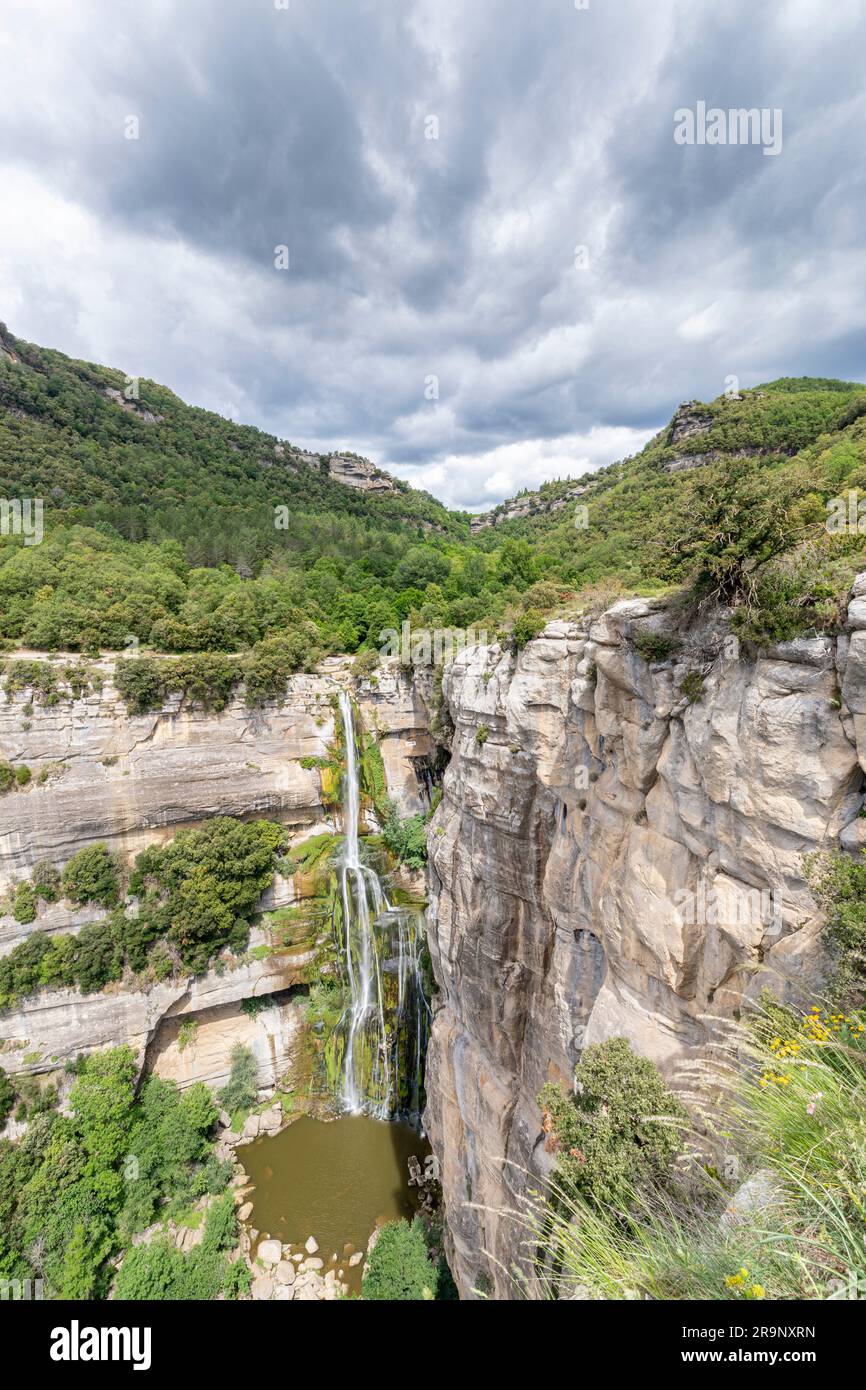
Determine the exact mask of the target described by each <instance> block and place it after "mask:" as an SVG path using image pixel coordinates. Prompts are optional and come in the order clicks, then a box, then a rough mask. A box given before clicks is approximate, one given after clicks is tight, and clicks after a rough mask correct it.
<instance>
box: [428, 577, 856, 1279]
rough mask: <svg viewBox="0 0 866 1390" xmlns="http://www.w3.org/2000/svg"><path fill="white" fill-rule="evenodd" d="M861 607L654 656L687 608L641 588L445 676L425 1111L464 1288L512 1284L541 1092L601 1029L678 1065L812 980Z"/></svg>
mask: <svg viewBox="0 0 866 1390" xmlns="http://www.w3.org/2000/svg"><path fill="white" fill-rule="evenodd" d="M864 587H866V586H864ZM858 592H859V589H858V587H857V586H855V595H856V594H858ZM858 603H859V600H858V599H857V598H855V601H854V602H853V603H852V605H851V626H852V627H853V628H854V629H855V630H854V631H853V632H852V634H851V635H850V636H845V637H840V638H838V639H837V640H835V641H834V640H832V639H829V638H816V639H814V640H800V641H797V642H793V643H789V644H785V645H783V646H779V647H777V648H775V649H773V650H771V651H767V652H764V653H762V654H760V655H759V656H758V657H757V658H754V659H751V658H747V657H746V656H741V655H740V654H739V653H738V651H737V649H736V644H735V643H733V642H732V640H731V638H730V636H729V634H728V633H727V631H726V629H725V627H724V625H723V624H722V623H721V622H718V623H717V625H716V626H715V627H713V628H709V627H707V626H705V627H704V628H703V629H702V630H701V631H698V632H692V633H691V634H687V635H685V636H684V637H683V635H682V634H678V633H676V632H674V633H673V635H674V636H675V637H677V638H679V639H680V641H681V645H680V647H679V649H678V651H677V654H676V657H675V658H674V659H671V660H668V661H665V662H660V663H657V664H655V665H650V664H648V663H647V661H645V660H644V659H643V658H642V657H641V656H640V655H639V654H638V650H637V649H636V647H635V643H634V639H635V637H638V639H639V640H638V646H639V647H641V646H642V647H643V649H644V650H648V646H647V643H646V641H643V642H641V641H640V637H639V634H641V633H644V634H647V633H652V632H658V631H659V630H660V629H662V628H664V629H665V630H667V631H668V632H671V631H672V628H671V619H670V618H669V617H667V616H666V615H665V614H664V613H662V612H657V611H654V609H653V608H652V607H651V606H650V605H648V604H647V603H645V602H643V601H638V600H635V601H630V602H625V603H620V604H617V605H616V606H615V607H614V608H613V609H611V610H610V611H609V612H608V613H606V614H605V615H603V616H602V617H601V618H599V619H598V620H596V621H594V622H592V623H590V624H589V625H588V626H587V628H586V629H585V630H584V629H582V628H579V627H578V626H573V625H569V624H565V623H552V624H550V625H549V626H548V627H547V629H546V631H545V633H544V634H543V635H542V636H541V637H540V638H538V639H537V640H536V641H534V642H532V643H530V644H529V646H527V647H526V648H525V650H524V651H523V652H522V653H520V655H519V656H518V657H516V658H515V657H514V656H511V655H509V654H506V653H504V652H503V651H502V650H501V649H500V648H499V647H495V646H494V647H490V648H484V647H476V648H472V649H467V650H466V651H465V652H463V653H461V654H460V655H459V656H458V658H457V660H456V661H455V663H454V665H453V666H452V667H451V668H450V669H449V671H448V672H447V673H446V677H445V682H444V692H445V696H446V699H447V702H448V705H449V708H450V712H451V717H452V719H453V721H454V727H455V732H454V739H453V756H452V761H451V764H450V766H449V769H448V771H447V773H446V776H445V782H444V794H443V799H442V802H441V805H440V807H439V809H438V811H437V813H436V816H435V818H434V821H433V823H432V826H431V833H430V840H429V843H430V855H431V865H432V869H431V879H432V903H431V911H430V926H429V934H430V945H431V951H432V957H433V965H434V972H435V975H436V980H437V984H438V988H439V998H438V1002H437V1012H436V1017H435V1023H434V1028H433V1036H432V1041H431V1045H430V1051H429V1056H428V1097H429V1100H428V1115H427V1120H428V1126H429V1131H430V1135H431V1139H432V1142H433V1146H434V1149H435V1151H436V1153H437V1154H438V1156H439V1158H440V1161H441V1164H442V1173H443V1186H444V1193H445V1201H446V1207H447V1215H448V1223H449V1228H450V1233H451V1242H452V1255H453V1267H454V1273H455V1276H456V1278H457V1280H458V1283H459V1285H460V1287H461V1290H462V1292H463V1293H464V1295H471V1290H472V1289H473V1287H477V1286H478V1285H479V1282H480V1283H481V1285H482V1287H487V1288H492V1289H495V1291H496V1293H497V1294H498V1296H500V1297H508V1296H510V1295H512V1294H513V1286H512V1285H511V1284H510V1283H509V1281H508V1279H507V1276H506V1275H505V1274H504V1273H503V1272H502V1270H501V1269H499V1268H498V1267H497V1261H498V1262H501V1264H502V1265H505V1266H507V1265H508V1264H509V1263H510V1262H511V1261H512V1260H513V1259H514V1258H515V1257H516V1255H517V1254H518V1245H519V1240H520V1232H519V1230H518V1228H517V1226H516V1225H515V1223H514V1222H513V1221H512V1220H509V1219H508V1218H507V1216H505V1215H504V1214H503V1213H502V1209H503V1208H504V1207H507V1206H508V1205H509V1203H510V1201H511V1199H512V1197H513V1196H514V1194H516V1193H519V1192H520V1190H521V1187H522V1185H523V1184H524V1182H525V1176H524V1170H532V1169H535V1170H536V1171H541V1170H543V1168H544V1165H545V1157H544V1153H543V1148H542V1146H541V1143H540V1140H541V1137H542V1136H541V1127H540V1116H539V1111H538V1108H537V1105H536V1096H537V1094H538V1091H539V1090H540V1088H541V1086H542V1085H543V1083H544V1082H545V1081H547V1080H549V1079H560V1080H563V1081H565V1082H569V1081H570V1079H571V1077H572V1073H573V1068H574V1064H575V1062H576V1060H577V1059H578V1057H579V1054H580V1050H581V1048H582V1047H583V1046H584V1045H585V1044H586V1043H589V1042H593V1041H600V1040H602V1039H604V1038H607V1037H611V1036H614V1035H621V1036H625V1037H626V1038H628V1039H629V1040H630V1041H631V1042H632V1044H633V1046H634V1047H635V1049H636V1050H637V1051H639V1052H640V1053H642V1054H643V1055H645V1056H648V1057H651V1058H653V1059H654V1060H655V1061H656V1062H657V1063H658V1064H659V1065H660V1066H661V1067H662V1069H663V1070H665V1071H666V1072H667V1073H668V1074H669V1075H671V1074H672V1073H673V1072H674V1071H675V1069H676V1065H677V1062H678V1061H679V1060H680V1059H682V1058H683V1057H684V1056H687V1055H688V1056H694V1055H700V1051H701V1049H702V1048H703V1047H704V1045H705V1044H706V1041H707V1037H708V1027H709V1024H708V1019H709V1017H710V1016H712V1015H713V1014H714V1013H718V1014H731V1013H733V1012H735V1011H736V1010H737V1008H738V1006H739V1004H740V1003H741V1002H742V997H743V994H744V993H745V992H749V993H752V994H753V993H756V992H760V989H761V988H762V987H763V985H764V984H767V985H769V986H770V987H771V988H773V989H774V990H775V992H776V993H778V994H781V995H787V996H788V997H791V996H793V995H797V994H800V995H803V996H805V995H807V994H808V993H809V991H810V989H812V988H814V986H815V983H816V982H817V978H818V971H819V968H820V953H819V950H818V948H817V944H816V938H817V936H818V933H819V930H820V922H819V920H818V917H817V914H816V909H815V905H814V902H813V900H812V898H811V896H810V893H809V889H808V886H807V883H806V881H805V878H804V869H803V857H804V855H805V854H807V853H808V852H810V851H812V850H815V849H818V848H829V847H837V846H838V845H839V844H840V842H841V843H842V844H843V845H845V846H847V847H853V846H855V845H857V844H859V843H861V842H862V840H863V834H862V832H863V829H864V827H866V820H864V819H862V818H859V817H858V812H859V810H860V808H861V806H862V804H863V796H862V794H861V788H862V785H863V773H862V770H861V769H862V767H866V631H864V632H861V631H859V630H857V629H858V628H859V626H860V623H859V621H858V612H857V610H858ZM864 607H866V604H864ZM863 625H864V626H866V615H864V623H863ZM684 683H685V687H686V690H687V692H688V695H689V697H690V699H687V698H686V696H685V695H684V694H683V692H682V689H681V687H682V686H683V684H684ZM690 700H691V702H690ZM858 752H859V757H858Z"/></svg>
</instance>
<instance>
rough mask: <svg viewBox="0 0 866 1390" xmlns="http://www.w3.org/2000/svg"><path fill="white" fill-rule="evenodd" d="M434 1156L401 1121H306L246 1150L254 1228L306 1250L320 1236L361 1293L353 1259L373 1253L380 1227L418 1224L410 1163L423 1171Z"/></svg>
mask: <svg viewBox="0 0 866 1390" xmlns="http://www.w3.org/2000/svg"><path fill="white" fill-rule="evenodd" d="M429 1152H430V1146H429V1144H428V1143H427V1141H426V1139H423V1138H422V1137H421V1136H420V1135H419V1134H418V1133H417V1131H416V1130H414V1129H410V1128H409V1126H408V1125H404V1124H400V1123H399V1122H396V1121H394V1122H392V1123H386V1122H384V1121H382V1120H372V1119H370V1118H369V1117H368V1116H366V1115H344V1116H342V1117H341V1118H340V1119H338V1120H330V1121H325V1120H314V1119H311V1118H310V1117H309V1116H307V1115H302V1116H301V1117H300V1119H297V1120H295V1122H294V1123H293V1124H291V1125H289V1127H288V1129H284V1130H282V1131H281V1132H280V1133H279V1134H276V1135H273V1136H272V1137H267V1138H263V1139H256V1140H255V1141H254V1142H253V1143H252V1144H246V1145H245V1146H244V1147H243V1148H242V1149H240V1150H238V1157H239V1158H240V1160H241V1162H242V1164H243V1166H244V1168H245V1169H246V1171H247V1173H248V1174H249V1177H250V1180H251V1181H252V1182H253V1183H254V1184H255V1191H254V1192H252V1193H251V1194H250V1200H251V1201H252V1203H253V1214H252V1216H251V1217H250V1224H251V1225H252V1226H254V1227H255V1228H256V1229H257V1230H259V1231H261V1232H263V1233H265V1234H267V1235H270V1236H272V1237H274V1238H276V1239H277V1240H281V1241H282V1242H283V1243H284V1244H285V1243H290V1244H293V1245H298V1246H300V1245H303V1243H304V1241H305V1240H306V1239H307V1237H308V1236H315V1238H316V1240H317V1241H318V1242H319V1247H320V1249H319V1254H320V1256H321V1257H322V1258H323V1259H324V1260H325V1262H326V1267H327V1265H328V1264H329V1263H330V1256H331V1255H332V1254H336V1255H337V1256H338V1260H337V1264H338V1265H340V1267H342V1268H343V1269H344V1270H345V1271H346V1279H347V1282H349V1283H350V1284H351V1286H352V1288H353V1289H357V1288H358V1287H359V1286H360V1274H361V1271H360V1267H359V1266H358V1267H356V1268H354V1269H351V1270H350V1269H349V1268H348V1264H347V1258H348V1255H349V1254H351V1252H352V1250H365V1249H366V1246H367V1241H368V1240H369V1238H370V1236H371V1234H372V1232H373V1230H374V1229H375V1227H376V1226H377V1225H378V1224H380V1222H382V1221H394V1220H396V1219H397V1218H398V1217H401V1216H405V1217H408V1218H409V1219H411V1217H412V1215H413V1213H414V1211H415V1210H416V1206H417V1198H416V1196H415V1189H414V1188H412V1187H409V1185H408V1169H407V1166H406V1161H407V1159H408V1158H409V1156H410V1155H411V1154H415V1155H416V1156H417V1157H418V1158H419V1159H420V1160H421V1163H422V1165H423V1162H424V1157H425V1155H426V1154H428V1153H429ZM347 1246H350V1247H351V1248H352V1249H351V1250H347V1249H346V1247H347Z"/></svg>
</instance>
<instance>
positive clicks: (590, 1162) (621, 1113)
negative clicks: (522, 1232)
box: [539, 1038, 687, 1207]
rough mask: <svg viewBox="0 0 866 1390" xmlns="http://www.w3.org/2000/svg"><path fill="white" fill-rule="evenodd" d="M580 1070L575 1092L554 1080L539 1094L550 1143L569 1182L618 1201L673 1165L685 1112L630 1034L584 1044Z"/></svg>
mask: <svg viewBox="0 0 866 1390" xmlns="http://www.w3.org/2000/svg"><path fill="white" fill-rule="evenodd" d="M574 1076H575V1087H576V1089H575V1093H574V1095H571V1096H568V1095H566V1094H565V1093H564V1091H563V1090H562V1089H561V1088H560V1087H559V1086H556V1085H554V1084H553V1083H552V1082H548V1084H547V1085H546V1086H545V1087H544V1089H543V1090H542V1092H541V1095H540V1096H539V1104H540V1105H541V1107H542V1124H543V1128H544V1130H545V1132H546V1133H547V1135H548V1139H547V1149H548V1152H553V1153H555V1154H556V1161H557V1170H558V1175H559V1179H560V1183H561V1185H562V1187H563V1189H564V1190H566V1191H570V1192H573V1193H575V1194H579V1195H581V1196H582V1197H585V1198H586V1199H588V1200H590V1201H592V1202H595V1203H598V1204H599V1205H604V1206H613V1207H616V1206H617V1205H619V1204H622V1203H623V1202H624V1201H625V1200H626V1197H627V1193H628V1192H629V1190H630V1189H632V1188H633V1187H639V1186H641V1185H642V1184H644V1183H647V1182H650V1181H658V1179H660V1178H662V1177H663V1176H664V1174H665V1173H666V1171H667V1170H668V1169H669V1168H670V1166H671V1164H672V1162H673V1159H674V1157H675V1155H676V1153H677V1151H678V1149H679V1148H680V1134H681V1128H682V1125H683V1123H684V1122H685V1120H686V1116H687V1112H686V1109H685V1107H684V1106H683V1105H682V1104H681V1103H680V1101H678V1100H677V1099H676V1097H674V1096H672V1095H671V1093H670V1091H669V1090H668V1089H667V1087H666V1086H665V1084H664V1082H663V1081H662V1079H661V1076H660V1075H659V1073H658V1071H657V1070H656V1068H655V1066H654V1065H653V1063H652V1062H650V1061H648V1060H647V1058H645V1057H638V1056H637V1055H636V1054H635V1053H634V1052H632V1050H631V1048H630V1047H629V1045H628V1043H627V1042H626V1040H625V1038H608V1039H607V1041H606V1042H603V1043H595V1044H593V1045H592V1046H590V1047H588V1048H586V1050H585V1051H584V1053H583V1056H582V1057H581V1059H580V1061H579V1062H578V1064H577V1067H576V1068H575V1073H574Z"/></svg>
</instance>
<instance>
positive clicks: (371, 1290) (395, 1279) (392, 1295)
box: [361, 1217, 439, 1303]
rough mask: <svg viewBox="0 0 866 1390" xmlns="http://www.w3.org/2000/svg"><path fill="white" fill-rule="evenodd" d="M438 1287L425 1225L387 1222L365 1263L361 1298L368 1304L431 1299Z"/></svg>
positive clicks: (418, 1222) (437, 1274)
mask: <svg viewBox="0 0 866 1390" xmlns="http://www.w3.org/2000/svg"><path fill="white" fill-rule="evenodd" d="M438 1287H439V1271H438V1270H437V1269H436V1267H435V1265H433V1264H432V1263H431V1262H430V1259H429V1256H428V1253H427V1241H426V1239H425V1235H424V1226H423V1223H422V1222H421V1220H420V1219H419V1218H417V1217H416V1219H415V1220H414V1221H413V1222H412V1224H411V1226H410V1225H409V1222H408V1221H388V1222H387V1223H386V1224H385V1225H384V1226H383V1227H382V1229H381V1231H380V1232H379V1236H378V1239H377V1241H376V1244H375V1246H374V1247H373V1250H372V1251H371V1253H370V1256H369V1258H368V1260H367V1268H366V1272H365V1274H364V1282H363V1285H362V1288H361V1296H362V1298H364V1299H365V1300H367V1301H370V1302H373V1301H382V1302H391V1303H405V1302H409V1301H411V1300H417V1299H433V1298H435V1297H436V1294H437V1290H438Z"/></svg>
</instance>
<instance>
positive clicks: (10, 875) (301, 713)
mask: <svg viewBox="0 0 866 1390" xmlns="http://www.w3.org/2000/svg"><path fill="white" fill-rule="evenodd" d="M62 664H63V662H62V661H59V662H58V665H62ZM95 664H96V665H98V666H99V667H101V670H102V674H103V678H104V684H103V688H102V690H101V691H99V692H98V693H91V694H89V695H86V696H84V697H83V698H81V699H78V700H75V699H72V698H67V699H61V700H60V701H59V703H57V704H54V705H48V706H43V705H40V704H39V703H38V701H36V702H34V697H33V692H32V691H30V690H29V689H24V690H20V691H17V692H15V693H13V694H12V695H9V694H7V693H6V692H5V691H0V759H3V760H5V761H7V762H9V763H11V764H12V765H13V766H18V765H20V764H25V765H26V766H27V767H29V768H30V769H31V772H32V773H34V777H33V780H32V781H31V782H30V784H29V785H28V786H27V787H26V788H24V789H22V790H14V791H10V792H7V793H6V794H5V795H3V796H0V892H2V891H3V890H4V889H5V888H7V887H8V886H9V885H10V884H11V883H14V882H16V881H17V880H18V879H20V878H23V877H25V876H26V875H27V874H28V873H29V871H30V870H31V869H32V867H33V865H34V864H35V863H36V862H37V861H38V860H40V859H50V860H53V861H54V862H55V863H57V864H62V863H64V862H65V861H66V860H67V859H69V858H71V856H72V855H73V854H74V853H75V852H76V850H79V849H81V848H82V846H84V845H88V844H93V843H95V842H96V841H104V842H105V843H106V844H107V845H108V846H109V848H110V849H112V850H114V851H116V852H119V853H121V854H124V855H126V856H130V855H133V854H135V853H137V852H138V851H139V850H141V849H143V848H144V847H145V846H146V845H148V844H152V843H153V842H154V841H156V840H160V839H166V838H169V837H170V836H171V835H173V834H174V833H175V832H176V831H177V830H178V829H179V828H181V827H182V826H184V825H194V824H198V823H200V822H201V821H203V820H206V819H207V818H208V817H210V816H217V815H219V816H245V817H251V816H269V817H272V818H274V819H277V820H281V821H283V822H285V823H286V824H287V825H289V826H292V827H296V828H299V829H300V828H303V827H305V826H309V825H312V824H314V823H315V822H316V821H318V820H320V819H321V818H322V815H323V810H322V789H321V778H320V774H319V771H318V770H317V769H316V768H305V767H303V766H302V765H301V760H302V759H308V758H315V757H321V756H323V755H324V754H326V752H327V749H328V746H329V744H330V743H331V742H332V741H333V738H334V717H335V715H334V709H333V704H332V701H333V697H334V695H335V694H336V693H337V692H338V691H339V690H341V689H344V688H345V687H346V686H347V685H349V684H350V682H351V675H350V668H351V662H350V661H348V660H343V659H336V658H334V659H332V660H330V661H326V662H324V663H323V665H322V666H321V667H320V669H319V670H318V671H317V672H315V673H314V674H312V675H296V676H292V677H290V679H289V682H288V690H287V695H286V698H285V700H283V701H281V702H276V701H273V702H270V703H268V704H267V705H266V706H265V707H264V708H263V709H260V710H250V709H247V708H246V706H245V704H244V701H243V698H242V696H241V695H240V694H238V695H236V696H235V698H234V699H233V700H232V702H231V704H230V705H229V707H228V708H227V709H226V710H224V711H223V712H222V713H220V714H212V713H207V712H206V711H204V710H202V709H201V708H199V707H196V706H195V705H191V704H190V703H189V702H188V701H185V700H184V699H183V698H182V697H181V696H179V695H176V696H172V697H170V698H169V699H168V700H167V701H166V703H165V705H164V706H163V708H162V709H161V710H159V711H157V712H154V713H152V714H145V715H138V716H134V717H130V716H129V715H128V714H127V711H126V707H125V705H124V703H123V701H122V700H121V699H120V697H119V696H118V694H117V692H116V690H115V688H114V685H113V684H112V680H111V675H112V670H113V660H111V659H109V660H106V661H104V662H100V663H95ZM358 705H359V710H360V713H361V718H362V720H363V722H364V724H365V726H366V727H368V728H371V729H376V730H378V733H379V746H380V749H381V753H382V758H383V761H384V764H385V772H386V776H387V779H388V789H389V792H390V794H391V795H392V796H393V797H394V798H395V799H396V800H397V801H398V802H399V804H400V807H401V811H402V813H403V814H404V815H408V814H410V813H412V812H414V811H418V810H421V809H422V808H423V789H422V785H421V783H420V782H419V779H418V776H417V767H418V760H420V761H423V759H424V758H425V757H427V756H428V755H429V753H430V749H431V743H430V739H429V736H428V734H427V724H428V716H427V710H426V707H425V706H424V703H423V700H422V699H421V697H420V696H419V695H418V693H417V691H416V690H415V688H414V687H413V686H412V685H411V684H410V683H409V682H408V681H407V680H406V679H405V678H404V677H403V676H402V675H400V674H399V672H398V670H397V669H396V667H394V666H393V665H392V666H391V667H385V668H383V669H382V670H381V671H380V672H379V673H378V675H377V677H376V680H375V682H373V681H365V682H364V683H363V685H362V686H361V688H360V691H359V694H358ZM43 769H44V770H45V771H46V772H47V774H48V776H47V780H46V781H44V782H42V783H40V781H39V777H38V775H36V774H39V773H41V772H42V771H43ZM0 929H2V926H0Z"/></svg>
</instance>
